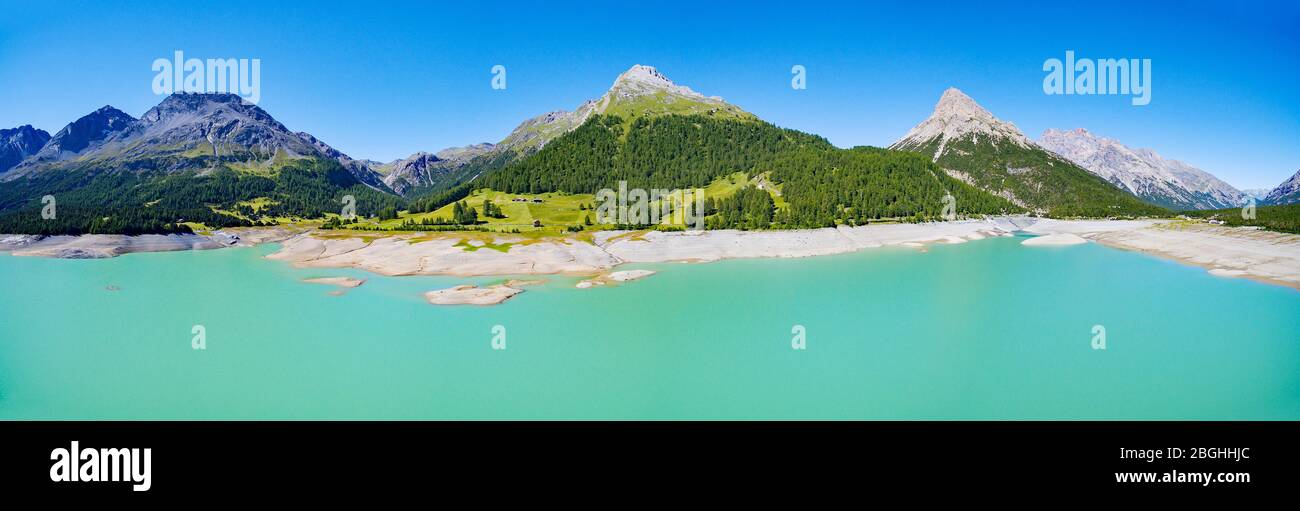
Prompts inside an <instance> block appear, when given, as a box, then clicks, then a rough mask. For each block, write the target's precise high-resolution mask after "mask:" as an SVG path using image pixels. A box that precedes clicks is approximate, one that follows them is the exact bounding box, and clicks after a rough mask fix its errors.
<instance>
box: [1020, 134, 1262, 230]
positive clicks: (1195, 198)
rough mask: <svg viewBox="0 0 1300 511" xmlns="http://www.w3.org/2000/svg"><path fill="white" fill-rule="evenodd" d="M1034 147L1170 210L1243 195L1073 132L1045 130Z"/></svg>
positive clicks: (1182, 166) (1233, 203) (1236, 202)
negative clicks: (1037, 146) (1041, 148)
mask: <svg viewBox="0 0 1300 511" xmlns="http://www.w3.org/2000/svg"><path fill="white" fill-rule="evenodd" d="M1038 144H1039V145H1041V146H1043V147H1045V148H1047V149H1049V150H1051V151H1052V152H1055V153H1056V154H1059V155H1061V156H1064V157H1065V158H1067V159H1069V160H1070V161H1073V162H1075V163H1077V164H1079V166H1080V167H1083V168H1085V169H1087V170H1089V171H1091V172H1092V173H1094V174H1097V175H1098V176H1101V177H1102V178H1103V179H1105V180H1107V181H1110V182H1111V183H1113V184H1114V185H1116V186H1119V187H1120V188H1123V189H1125V190H1127V191H1129V192H1130V193H1132V194H1134V195H1137V196H1138V197H1140V198H1141V199H1142V200H1145V201H1147V202H1150V203H1151V204H1155V205H1157V206H1161V207H1164V208H1169V209H1172V210H1175V211H1182V210H1191V209H1221V208H1231V207H1237V206H1241V205H1242V203H1243V202H1244V201H1245V199H1246V196H1245V194H1244V193H1242V191H1241V190H1238V189H1236V188H1233V187H1232V186H1231V185H1229V184H1228V183H1225V182H1223V181H1221V180H1220V179H1219V178H1216V177H1214V176H1213V175H1211V174H1210V173H1208V172H1205V171H1203V170H1201V169H1198V168H1196V167H1193V166H1191V165H1188V164H1186V163H1183V162H1181V161H1177V160H1167V159H1164V158H1162V157H1160V155H1159V154H1156V152H1155V151H1152V150H1150V149H1130V148H1129V147H1128V146H1125V145H1124V144H1121V143H1119V141H1116V140H1114V139H1110V138H1103V137H1098V136H1096V135H1093V134H1092V133H1089V132H1088V130H1085V129H1082V128H1079V129H1074V130H1069V131H1062V130H1056V129H1049V130H1047V131H1045V132H1043V135H1042V136H1041V137H1039V139H1038Z"/></svg>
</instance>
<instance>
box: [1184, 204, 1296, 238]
mask: <svg viewBox="0 0 1300 511" xmlns="http://www.w3.org/2000/svg"><path fill="white" fill-rule="evenodd" d="M1182 214H1183V215H1187V216H1189V217H1193V218H1206V219H1209V218H1213V219H1216V220H1222V221H1223V222H1224V223H1225V224H1227V225H1230V226H1255V227H1263V228H1265V229H1268V230H1270V231H1278V232H1289V233H1291V234H1300V204H1288V205H1284V206H1258V207H1256V208H1255V214H1254V218H1242V208H1230V209H1216V210H1198V211H1184V212H1182ZM1247 216H1249V215H1247Z"/></svg>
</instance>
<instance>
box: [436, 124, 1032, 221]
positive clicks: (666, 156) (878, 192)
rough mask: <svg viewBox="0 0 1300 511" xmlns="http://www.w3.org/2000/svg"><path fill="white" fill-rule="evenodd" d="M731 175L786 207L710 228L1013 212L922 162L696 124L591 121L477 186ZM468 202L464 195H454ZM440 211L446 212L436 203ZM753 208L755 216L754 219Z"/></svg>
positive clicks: (651, 182)
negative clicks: (949, 206)
mask: <svg viewBox="0 0 1300 511" xmlns="http://www.w3.org/2000/svg"><path fill="white" fill-rule="evenodd" d="M734 172H746V173H748V174H750V175H759V174H763V173H769V172H770V174H769V175H770V178H771V181H772V186H773V187H779V192H777V191H776V190H773V191H772V193H779V194H780V195H781V197H782V198H784V200H785V202H786V203H787V206H786V207H785V208H782V209H780V210H777V209H776V208H775V205H774V204H773V201H772V199H771V197H768V198H767V200H766V202H763V201H759V200H758V195H757V194H756V193H755V192H761V193H762V194H763V195H769V193H768V192H767V191H762V190H757V189H755V190H752V191H746V192H745V193H744V195H743V196H740V197H737V198H734V199H724V200H720V201H716V202H715V203H713V204H712V205H711V208H710V210H709V211H710V214H711V215H716V217H713V216H711V217H710V218H709V219H708V220H707V224H706V225H707V226H709V227H710V228H744V229H759V228H772V227H776V228H807V227H828V226H834V225H837V224H865V223H867V222H868V221H870V220H875V219H880V218H906V219H911V220H933V219H939V218H940V217H941V215H942V214H943V212H944V211H943V208H944V206H945V202H944V197H945V196H947V195H949V194H951V195H952V196H953V198H954V202H953V205H954V211H953V212H954V213H956V214H998V213H1010V212H1019V211H1022V209H1021V208H1018V207H1016V206H1015V205H1013V204H1011V203H1010V202H1008V201H1006V200H1005V199H1002V198H1000V197H996V196H993V195H991V194H988V193H985V192H983V191H981V190H978V189H976V188H974V187H972V186H970V185H967V184H965V183H962V182H961V181H958V180H956V179H954V178H952V177H950V176H948V175H947V174H945V173H943V172H941V171H938V170H937V169H936V167H935V166H934V165H933V164H931V163H930V161H929V160H928V159H927V158H924V157H922V156H920V155H917V154H913V153H903V152H897V151H889V150H885V149H876V148H865V147H864V148H854V149H847V150H845V149H837V148H835V147H834V146H832V145H831V144H830V143H828V142H827V141H826V140H825V139H822V138H820V137H816V136H813V135H808V134H804V133H800V132H798V131H794V130H787V129H781V128H778V127H776V126H773V125H770V124H767V123H762V122H746V121H736V120H720V119H714V118H709V117H704V116H667V117H656V118H644V117H642V118H637V119H636V120H635V121H633V122H631V123H630V124H629V123H627V122H624V121H623V120H622V119H620V118H618V117H613V116H597V117H594V118H592V119H590V120H588V121H587V122H586V123H585V124H583V125H582V126H581V127H579V128H578V129H576V130H574V131H573V132H571V133H569V134H567V135H564V136H562V137H560V138H557V139H556V140H554V141H552V142H551V143H550V144H548V145H547V146H546V147H545V148H544V149H542V150H541V151H540V152H538V153H537V154H535V155H533V156H532V157H530V158H527V159H525V160H522V161H519V162H516V163H514V164H512V165H508V166H506V167H504V168H502V169H500V170H499V171H497V172H494V173H492V174H490V175H488V176H486V177H485V178H484V179H483V183H482V184H481V186H487V187H491V188H492V189H495V190H503V191H507V192H511V193H543V192H553V191H558V192H565V193H594V192H596V191H598V190H600V189H602V188H611V189H615V188H617V186H618V182H619V181H627V182H628V187H629V188H647V189H652V188H659V189H677V188H696V187H704V186H707V185H708V184H709V183H710V182H712V181H713V180H715V179H717V178H719V177H722V176H727V175H729V174H732V173H734ZM462 192H463V193H466V194H468V190H463V191H462ZM443 204H446V202H444V203H443ZM756 208H757V209H756Z"/></svg>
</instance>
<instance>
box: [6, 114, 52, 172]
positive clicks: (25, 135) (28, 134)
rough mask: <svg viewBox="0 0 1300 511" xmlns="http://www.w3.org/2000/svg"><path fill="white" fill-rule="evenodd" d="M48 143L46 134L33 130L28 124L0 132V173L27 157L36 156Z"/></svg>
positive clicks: (48, 135)
mask: <svg viewBox="0 0 1300 511" xmlns="http://www.w3.org/2000/svg"><path fill="white" fill-rule="evenodd" d="M49 141H50V134H49V133H48V132H46V131H45V130H40V129H36V128H33V127H32V125H30V124H24V125H22V126H19V127H17V128H13V129H6V130H0V172H4V171H6V170H9V169H11V168H13V167H14V166H15V165H18V164H19V163H21V162H22V161H23V160H25V159H27V157H28V156H31V155H33V154H36V152H37V151H40V150H41V148H42V147H45V144H46V143H47V142H49Z"/></svg>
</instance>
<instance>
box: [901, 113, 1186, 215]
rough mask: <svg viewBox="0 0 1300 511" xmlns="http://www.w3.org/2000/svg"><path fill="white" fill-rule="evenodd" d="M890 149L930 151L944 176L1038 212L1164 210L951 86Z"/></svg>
mask: <svg viewBox="0 0 1300 511" xmlns="http://www.w3.org/2000/svg"><path fill="white" fill-rule="evenodd" d="M890 148H891V149H896V150H903V151H914V152H918V153H921V154H924V155H926V156H929V157H931V160H932V161H934V162H935V163H936V164H937V165H939V167H941V168H942V169H943V170H944V171H945V172H947V173H948V174H949V175H952V176H953V177H955V178H957V179H960V180H962V181H964V182H966V183H969V184H971V185H974V186H976V187H978V188H980V189H982V190H985V191H988V192H990V193H993V194H995V195H998V196H1000V197H1003V198H1005V199H1007V200H1009V201H1011V202H1012V203H1014V204H1016V205H1019V206H1021V207H1024V208H1026V209H1029V210H1032V211H1035V212H1038V213H1041V214H1047V215H1052V216H1091V217H1110V216H1128V215H1158V214H1162V213H1166V214H1167V213H1168V211H1165V210H1162V209H1161V208H1158V207H1153V206H1151V205H1149V204H1146V203H1144V202H1142V201H1141V200H1139V199H1138V198H1137V197H1135V196H1134V195H1133V194H1131V193H1129V192H1127V191H1125V190H1122V189H1120V188H1119V187H1117V186H1115V185H1114V184H1112V183H1110V182H1108V181H1106V180H1104V179H1101V178H1100V177H1098V176H1096V175H1095V174H1093V173H1091V172H1088V171H1087V170H1084V169H1083V168H1080V167H1079V166H1078V165H1077V164H1075V163H1074V162H1071V161H1070V160H1067V159H1065V158H1062V157H1061V156H1058V155H1057V154H1056V153H1053V152H1051V151H1049V150H1047V149H1044V148H1043V147H1041V146H1039V145H1038V144H1035V143H1034V142H1033V141H1031V140H1029V139H1028V138H1027V137H1025V135H1024V133H1021V131H1020V129H1019V128H1016V126H1015V125H1014V124H1011V123H1009V122H1006V121H1003V120H1001V119H998V118H997V117H994V116H993V114H992V113H990V112H989V111H988V110H985V109H984V108H983V107H981V106H980V105H979V104H977V103H976V102H975V100H973V99H971V98H970V96H967V95H966V94H964V93H962V92H961V91H960V90H957V89H956V88H950V89H948V90H946V91H944V93H943V96H942V97H940V98H939V102H938V104H936V105H935V107H934V113H932V114H931V115H930V117H929V118H927V119H925V120H924V121H922V122H921V123H920V124H918V125H916V127H914V128H912V129H911V131H908V132H907V134H906V135H904V136H903V138H901V139H899V140H898V141H897V142H895V143H894V144H893V145H891V146H890Z"/></svg>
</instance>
